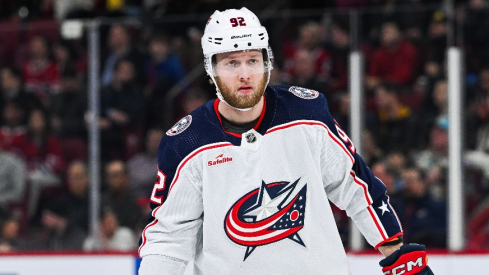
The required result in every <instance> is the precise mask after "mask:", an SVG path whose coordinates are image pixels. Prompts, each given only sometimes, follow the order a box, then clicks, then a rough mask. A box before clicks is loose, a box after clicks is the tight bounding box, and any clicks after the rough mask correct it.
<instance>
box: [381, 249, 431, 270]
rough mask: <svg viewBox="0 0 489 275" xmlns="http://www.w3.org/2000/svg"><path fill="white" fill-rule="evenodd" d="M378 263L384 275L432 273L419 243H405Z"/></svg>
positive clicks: (424, 251)
mask: <svg viewBox="0 0 489 275" xmlns="http://www.w3.org/2000/svg"><path fill="white" fill-rule="evenodd" d="M379 264H380V266H381V267H382V272H384V275H401V274H402V275H434V274H433V271H431V269H430V267H429V266H428V258H427V257H426V248H425V246H424V245H421V244H405V245H403V246H401V248H400V249H399V250H397V251H395V252H394V253H392V254H391V255H389V256H388V257H386V258H385V259H383V260H382V261H380V262H379Z"/></svg>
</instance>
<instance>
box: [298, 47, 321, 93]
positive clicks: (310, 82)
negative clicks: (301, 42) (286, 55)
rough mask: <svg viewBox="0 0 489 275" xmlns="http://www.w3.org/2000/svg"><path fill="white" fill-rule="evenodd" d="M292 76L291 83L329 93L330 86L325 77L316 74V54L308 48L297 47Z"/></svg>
mask: <svg viewBox="0 0 489 275" xmlns="http://www.w3.org/2000/svg"><path fill="white" fill-rule="evenodd" d="M292 64H293V65H292V66H293V68H292V70H291V71H292V76H293V78H292V79H291V82H290V83H294V85H297V86H300V87H304V88H308V89H312V90H316V91H319V92H322V93H328V92H329V88H328V84H327V83H326V81H324V78H320V77H319V76H318V75H317V74H316V69H315V56H314V55H313V53H312V52H310V51H309V50H306V49H297V50H296V51H295V55H294V59H293V60H292Z"/></svg>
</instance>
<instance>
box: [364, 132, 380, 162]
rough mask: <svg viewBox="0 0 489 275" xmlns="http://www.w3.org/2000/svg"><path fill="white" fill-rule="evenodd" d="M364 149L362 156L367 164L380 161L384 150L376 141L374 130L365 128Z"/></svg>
mask: <svg viewBox="0 0 489 275" xmlns="http://www.w3.org/2000/svg"><path fill="white" fill-rule="evenodd" d="M362 141H363V151H362V158H363V160H364V161H365V163H366V164H367V165H370V164H373V163H376V162H378V161H380V160H381V159H382V157H383V152H382V150H381V149H380V148H379V146H378V145H377V144H376V143H375V140H374V137H373V135H372V132H370V131H368V130H365V131H364V132H363V135H362Z"/></svg>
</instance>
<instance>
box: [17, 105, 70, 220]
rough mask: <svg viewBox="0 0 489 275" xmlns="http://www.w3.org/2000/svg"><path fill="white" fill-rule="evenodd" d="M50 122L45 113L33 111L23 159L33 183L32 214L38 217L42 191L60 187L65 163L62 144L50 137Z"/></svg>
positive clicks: (31, 193)
mask: <svg viewBox="0 0 489 275" xmlns="http://www.w3.org/2000/svg"><path fill="white" fill-rule="evenodd" d="M48 122H49V120H48V119H47V115H46V113H45V112H44V111H42V110H40V109H36V110H33V111H32V112H31V113H30V115H29V122H28V135H27V143H26V147H25V148H24V157H25V161H26V163H27V169H28V179H29V182H30V187H31V188H30V192H29V197H30V198H29V213H30V214H31V215H32V214H34V213H35V211H36V208H37V204H38V202H39V199H40V195H41V191H42V189H43V188H45V187H53V186H59V185H60V184H61V176H62V172H63V171H64V169H65V162H64V159H63V157H62V155H61V148H60V145H59V140H58V139H57V138H56V137H55V136H54V135H52V134H51V132H50V128H49V126H48Z"/></svg>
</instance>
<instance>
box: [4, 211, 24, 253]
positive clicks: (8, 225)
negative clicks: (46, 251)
mask: <svg viewBox="0 0 489 275" xmlns="http://www.w3.org/2000/svg"><path fill="white" fill-rule="evenodd" d="M20 242H21V241H20V223H19V221H18V219H16V218H15V217H13V215H12V214H11V213H9V212H7V211H5V210H4V209H2V208H1V207H0V253H3V252H12V251H15V250H18V249H19V245H20Z"/></svg>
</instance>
